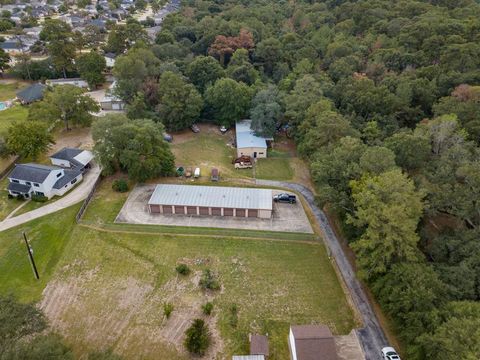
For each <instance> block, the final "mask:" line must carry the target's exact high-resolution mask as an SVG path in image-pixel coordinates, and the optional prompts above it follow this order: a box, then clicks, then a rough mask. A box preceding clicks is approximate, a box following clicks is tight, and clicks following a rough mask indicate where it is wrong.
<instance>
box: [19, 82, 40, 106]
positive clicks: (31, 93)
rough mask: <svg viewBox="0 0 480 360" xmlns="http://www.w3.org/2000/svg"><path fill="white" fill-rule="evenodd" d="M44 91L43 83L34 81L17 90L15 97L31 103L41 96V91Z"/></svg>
mask: <svg viewBox="0 0 480 360" xmlns="http://www.w3.org/2000/svg"><path fill="white" fill-rule="evenodd" d="M44 91H45V85H43V84H40V83H36V84H33V85H31V86H29V87H27V88H25V89H23V90H20V91H19V92H17V98H19V99H20V100H22V101H24V102H27V103H31V102H34V101H37V100H41V99H42V98H43V92H44Z"/></svg>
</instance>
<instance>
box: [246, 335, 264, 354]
mask: <svg viewBox="0 0 480 360" xmlns="http://www.w3.org/2000/svg"><path fill="white" fill-rule="evenodd" d="M250 354H252V355H265V356H268V338H267V337H266V336H264V335H256V334H255V335H252V336H251V337H250Z"/></svg>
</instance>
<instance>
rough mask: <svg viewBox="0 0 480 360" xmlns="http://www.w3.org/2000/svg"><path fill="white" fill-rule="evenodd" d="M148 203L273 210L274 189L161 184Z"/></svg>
mask: <svg viewBox="0 0 480 360" xmlns="http://www.w3.org/2000/svg"><path fill="white" fill-rule="evenodd" d="M148 204H154V205H183V206H203V207H220V208H222V207H223V208H238V209H262V210H272V190H271V189H253V188H239V187H223V186H196V185H171V184H160V185H157V186H156V188H155V191H154V192H153V194H152V196H151V197H150V200H149V201H148Z"/></svg>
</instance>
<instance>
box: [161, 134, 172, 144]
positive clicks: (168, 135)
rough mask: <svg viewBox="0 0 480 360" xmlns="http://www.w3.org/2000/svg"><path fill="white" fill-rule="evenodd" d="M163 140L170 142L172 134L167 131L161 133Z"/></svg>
mask: <svg viewBox="0 0 480 360" xmlns="http://www.w3.org/2000/svg"><path fill="white" fill-rule="evenodd" d="M163 140H165V141H166V142H172V141H173V136H172V135H170V134H167V133H163Z"/></svg>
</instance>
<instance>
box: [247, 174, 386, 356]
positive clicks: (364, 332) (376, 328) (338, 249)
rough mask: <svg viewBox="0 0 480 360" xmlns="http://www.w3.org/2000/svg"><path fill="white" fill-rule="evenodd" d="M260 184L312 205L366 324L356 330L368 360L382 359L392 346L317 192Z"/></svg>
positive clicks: (292, 185)
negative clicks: (317, 199) (297, 195)
mask: <svg viewBox="0 0 480 360" xmlns="http://www.w3.org/2000/svg"><path fill="white" fill-rule="evenodd" d="M256 183H257V184H258V185H266V186H277V187H283V188H287V189H291V190H293V191H296V192H297V193H300V194H302V195H303V197H304V198H305V200H306V201H307V203H308V204H309V205H310V208H311V209H312V212H313V214H314V215H315V217H316V219H317V221H318V223H319V224H320V227H321V228H322V231H323V233H324V235H325V242H326V245H327V246H328V248H329V250H330V254H331V255H332V256H333V257H334V259H335V262H336V264H337V266H338V268H339V270H340V273H341V274H342V276H343V279H344V282H345V284H346V286H347V287H348V289H349V291H350V294H351V297H352V300H353V301H354V303H355V305H356V307H357V309H358V311H359V313H360V315H361V317H362V321H363V325H364V326H363V328H360V329H356V330H355V331H356V332H357V335H358V338H359V339H360V343H361V344H362V348H363V351H364V353H365V359H366V360H378V359H380V358H381V356H380V353H381V349H382V348H383V347H384V346H388V345H389V344H388V342H387V339H386V337H385V334H384V332H383V330H382V328H381V326H380V324H379V322H378V319H377V317H376V315H375V313H374V311H373V309H372V306H371V304H370V302H369V301H368V298H367V296H366V294H365V291H364V290H363V288H362V286H361V284H360V282H359V281H358V279H357V277H356V275H355V272H354V271H353V268H352V266H351V265H350V263H349V261H348V259H347V257H346V255H345V253H344V251H343V249H342V246H341V245H340V241H339V240H338V238H337V236H336V235H335V233H334V232H333V230H332V227H331V226H330V223H329V222H328V219H327V217H326V216H325V213H324V212H323V211H322V210H321V209H319V208H318V206H317V205H316V204H315V198H314V195H313V193H312V192H311V191H310V190H309V189H308V188H306V187H305V186H303V185H300V184H295V183H289V182H282V181H270V180H256Z"/></svg>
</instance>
